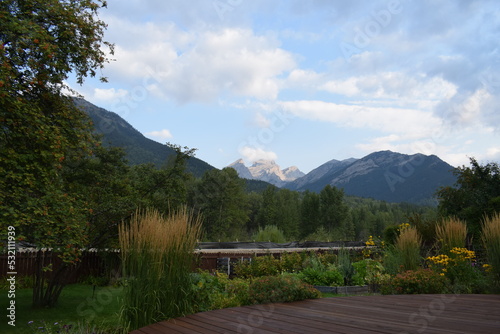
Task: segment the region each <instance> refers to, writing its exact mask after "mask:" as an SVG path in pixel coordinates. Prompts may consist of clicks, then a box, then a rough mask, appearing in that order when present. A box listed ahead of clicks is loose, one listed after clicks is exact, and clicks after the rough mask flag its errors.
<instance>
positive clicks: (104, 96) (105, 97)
mask: <svg viewBox="0 0 500 334" xmlns="http://www.w3.org/2000/svg"><path fill="white" fill-rule="evenodd" d="M127 94H128V92H127V91H126V90H125V89H115V88H108V89H102V88H95V89H94V91H93V97H90V98H91V99H92V100H97V102H104V103H112V102H114V101H116V100H117V99H121V98H124V97H125V96H127Z"/></svg>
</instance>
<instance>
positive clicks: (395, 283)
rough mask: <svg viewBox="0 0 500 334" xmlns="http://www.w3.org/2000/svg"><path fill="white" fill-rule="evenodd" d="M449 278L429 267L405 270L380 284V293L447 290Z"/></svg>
mask: <svg viewBox="0 0 500 334" xmlns="http://www.w3.org/2000/svg"><path fill="white" fill-rule="evenodd" d="M448 285H449V280H448V279H447V278H446V277H445V276H444V275H443V274H442V273H441V274H440V273H437V272H435V271H433V270H432V269H430V268H426V269H422V268H420V269H417V270H407V271H405V272H402V273H399V274H397V275H396V276H395V277H392V278H390V279H388V280H386V281H385V282H383V283H382V284H381V286H380V292H381V293H382V294H419V293H422V294H432V293H444V292H446V291H447V286H448Z"/></svg>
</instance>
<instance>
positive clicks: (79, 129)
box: [0, 0, 113, 306]
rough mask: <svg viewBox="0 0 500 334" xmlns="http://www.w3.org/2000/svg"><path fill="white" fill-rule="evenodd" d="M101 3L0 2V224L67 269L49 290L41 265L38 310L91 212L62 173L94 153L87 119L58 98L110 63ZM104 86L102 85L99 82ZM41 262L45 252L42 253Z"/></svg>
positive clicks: (72, 257) (72, 255)
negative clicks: (72, 80) (51, 252)
mask: <svg viewBox="0 0 500 334" xmlns="http://www.w3.org/2000/svg"><path fill="white" fill-rule="evenodd" d="M105 5H106V3H105V2H104V1H100V0H95V1H85V0H82V1H76V0H60V1H58V0H44V1H41V0H3V1H0V122H1V127H0V212H1V216H0V222H1V231H4V230H5V229H6V227H7V226H9V225H11V226H14V227H15V228H16V232H17V236H18V239H19V240H23V239H24V240H26V241H28V242H30V243H32V244H34V245H36V246H37V247H45V248H51V249H56V250H59V251H60V253H59V254H60V256H61V259H62V261H63V263H65V264H66V265H65V266H61V269H60V270H59V271H58V272H57V273H53V275H52V279H51V280H50V281H49V284H48V285H47V286H46V285H45V284H44V282H43V278H44V277H45V276H44V275H43V274H42V270H43V269H44V268H42V264H43V262H42V259H39V261H38V264H39V267H38V275H37V279H36V284H35V290H34V296H33V297H34V304H35V305H36V306H51V305H53V304H54V303H55V302H56V301H57V298H58V296H59V294H60V292H61V289H62V287H63V286H64V281H63V280H62V279H61V278H63V277H64V271H65V269H66V268H67V267H68V266H67V265H69V264H73V263H76V262H78V258H79V256H80V255H79V253H80V251H79V249H80V248H81V247H82V246H84V245H85V244H86V243H87V242H88V235H86V234H85V233H83V231H84V230H85V226H86V223H87V221H86V217H87V213H88V211H87V210H88V208H87V207H86V206H85V201H83V200H82V198H81V197H80V196H78V194H75V193H74V192H72V191H71V187H69V184H68V182H67V176H68V174H66V173H65V169H66V168H65V167H66V166H68V165H71V164H75V163H78V162H79V161H81V160H82V159H85V158H86V157H87V156H89V155H90V154H91V153H92V150H93V149H94V145H95V143H96V141H95V140H94V138H93V136H92V134H91V130H90V129H91V125H90V122H89V121H88V119H87V117H86V115H85V114H84V113H83V111H81V110H80V109H78V108H76V107H75V105H74V104H73V101H72V100H71V99H70V98H68V97H66V96H65V95H64V94H63V91H64V90H65V89H69V87H66V85H65V80H66V79H67V78H68V76H69V75H70V73H73V74H74V75H75V76H76V79H77V81H78V82H79V83H83V81H84V78H85V77H87V76H95V75H96V74H97V73H96V71H98V70H99V69H100V68H102V67H103V66H104V64H105V63H106V62H107V61H108V59H107V57H106V53H105V51H104V49H105V48H106V47H107V48H108V50H109V52H110V53H112V51H113V48H112V45H111V44H109V43H107V42H105V41H103V34H104V30H105V28H106V25H105V23H104V22H102V21H101V20H99V18H98V15H97V14H98V10H99V8H100V7H103V6H105ZM101 79H102V80H105V79H104V78H101ZM39 254H40V256H41V254H42V253H39Z"/></svg>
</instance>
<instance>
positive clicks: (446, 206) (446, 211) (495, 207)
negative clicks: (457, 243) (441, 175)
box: [437, 158, 500, 239]
mask: <svg viewBox="0 0 500 334" xmlns="http://www.w3.org/2000/svg"><path fill="white" fill-rule="evenodd" d="M454 174H455V176H456V177H457V181H456V183H455V186H454V187H443V188H441V189H439V190H438V191H437V196H438V199H439V207H438V208H439V211H440V213H441V214H442V215H445V216H456V217H458V218H460V219H463V220H465V221H466V222H467V225H468V228H469V231H470V232H471V233H473V234H475V235H476V236H477V234H478V233H479V231H480V226H481V221H482V220H483V218H484V217H485V216H491V215H492V214H493V213H495V212H500V167H499V166H498V163H495V162H491V163H488V164H485V165H481V164H479V163H478V162H477V160H476V159H474V158H470V167H467V166H462V167H458V168H456V169H455V170H454ZM476 239H477V238H476Z"/></svg>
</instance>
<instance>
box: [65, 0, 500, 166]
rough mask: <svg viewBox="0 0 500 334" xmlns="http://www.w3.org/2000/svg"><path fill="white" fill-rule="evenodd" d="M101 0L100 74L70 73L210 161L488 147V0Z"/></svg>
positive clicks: (492, 142)
mask: <svg viewBox="0 0 500 334" xmlns="http://www.w3.org/2000/svg"><path fill="white" fill-rule="evenodd" d="M107 2H108V7H107V8H103V9H102V10H101V11H100V14H99V17H100V19H102V20H103V21H105V22H106V23H107V24H108V28H107V30H106V32H105V40H107V41H109V42H112V43H114V44H115V54H114V55H113V56H112V58H113V61H112V62H110V63H109V64H107V65H106V67H105V68H104V69H103V70H102V72H101V73H100V74H102V75H103V76H106V77H107V78H108V83H100V82H99V81H98V80H94V79H87V80H86V81H85V83H84V84H83V85H82V86H78V85H77V84H76V83H75V82H74V81H71V79H69V81H68V83H69V85H70V86H71V87H73V88H74V89H76V90H77V91H78V92H79V93H81V94H82V95H83V96H84V97H85V98H86V99H87V100H88V101H90V102H91V103H93V104H95V105H97V106H99V107H102V108H105V109H107V110H110V111H113V112H116V113H117V114H118V115H120V116H121V117H123V118H124V119H125V120H126V121H127V122H129V123H130V124H131V125H132V126H133V127H134V128H136V129H137V130H139V131H140V132H141V133H143V134H144V135H145V136H146V137H148V138H151V139H153V140H156V141H158V142H161V143H165V142H171V143H174V144H177V145H181V146H187V147H189V148H196V149H197V151H196V157H198V158H200V159H202V160H204V161H206V162H207V163H209V164H211V165H212V166H214V167H217V168H223V167H225V166H227V165H229V164H230V163H232V162H234V161H235V160H237V159H240V158H241V159H244V161H245V162H246V163H247V165H250V164H251V163H252V162H254V161H256V160H258V159H268V160H275V161H276V163H277V164H279V165H280V166H281V167H282V168H285V167H289V166H292V165H294V166H297V167H299V169H300V170H302V171H303V172H306V173H307V172H309V171H311V170H312V169H314V168H316V167H318V166H319V165H321V164H323V163H325V162H327V161H329V160H332V159H337V160H343V159H347V158H351V157H354V158H362V157H364V156H366V155H368V154H370V153H372V152H376V151H380V150H391V151H395V152H400V153H405V154H415V153H423V154H426V155H431V154H435V155H437V156H438V157H440V158H441V159H443V160H444V161H446V162H448V163H449V164H451V165H453V166H462V165H466V166H468V165H469V158H470V157H474V158H476V159H477V160H478V161H480V162H482V163H488V162H493V161H495V162H498V161H500V112H499V110H498V109H499V106H500V103H499V102H500V49H499V48H500V2H499V1H497V0H491V1H488V0H480V1H473V0H470V1H467V0H439V1H435V0H421V1H420V0H419V1H417V0H413V1H411V0H408V1H407V0H388V1H355V0H352V1H345V0H309V1H307V0H300V1H299V0H273V1H269V0H189V1H186V0H108V1H107Z"/></svg>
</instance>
